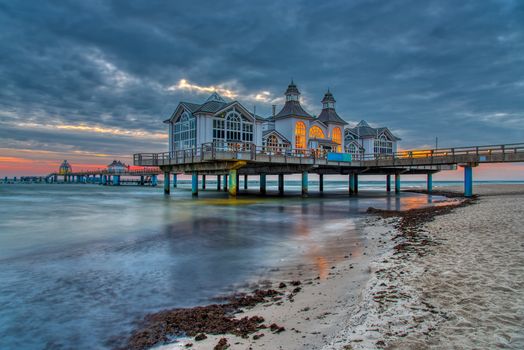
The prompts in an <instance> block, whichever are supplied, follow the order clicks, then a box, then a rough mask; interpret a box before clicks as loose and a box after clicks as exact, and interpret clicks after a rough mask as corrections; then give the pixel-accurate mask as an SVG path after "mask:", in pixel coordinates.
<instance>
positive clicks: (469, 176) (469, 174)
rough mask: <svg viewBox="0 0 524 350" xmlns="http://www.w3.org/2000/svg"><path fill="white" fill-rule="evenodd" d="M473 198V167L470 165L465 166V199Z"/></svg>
mask: <svg viewBox="0 0 524 350" xmlns="http://www.w3.org/2000/svg"><path fill="white" fill-rule="evenodd" d="M472 196H473V167H472V166H471V165H470V164H468V165H466V166H464V197H468V198H469V197H472Z"/></svg>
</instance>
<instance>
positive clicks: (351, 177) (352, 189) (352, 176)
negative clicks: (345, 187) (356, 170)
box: [349, 173, 355, 195]
mask: <svg viewBox="0 0 524 350" xmlns="http://www.w3.org/2000/svg"><path fill="white" fill-rule="evenodd" d="M349 194H350V195H352V194H355V174H353V173H351V174H349Z"/></svg>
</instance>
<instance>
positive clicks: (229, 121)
mask: <svg viewBox="0 0 524 350" xmlns="http://www.w3.org/2000/svg"><path fill="white" fill-rule="evenodd" d="M226 130H227V132H226V138H227V140H228V141H242V136H241V130H242V122H241V118H240V115H238V113H236V112H230V113H228V115H227V116H226Z"/></svg>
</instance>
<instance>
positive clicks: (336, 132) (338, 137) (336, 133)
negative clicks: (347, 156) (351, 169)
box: [332, 127, 342, 152]
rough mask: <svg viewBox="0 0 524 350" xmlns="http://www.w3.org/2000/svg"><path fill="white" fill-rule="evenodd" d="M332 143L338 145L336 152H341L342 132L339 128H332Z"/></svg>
mask: <svg viewBox="0 0 524 350" xmlns="http://www.w3.org/2000/svg"><path fill="white" fill-rule="evenodd" d="M332 136H333V138H332V139H333V142H336V143H337V144H338V146H337V152H342V131H341V130H340V128H339V127H335V128H333V135H332Z"/></svg>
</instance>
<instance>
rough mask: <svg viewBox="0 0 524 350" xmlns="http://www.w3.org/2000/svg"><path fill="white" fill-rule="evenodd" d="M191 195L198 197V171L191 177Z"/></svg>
mask: <svg viewBox="0 0 524 350" xmlns="http://www.w3.org/2000/svg"><path fill="white" fill-rule="evenodd" d="M191 195H192V196H193V197H196V196H198V173H197V172H196V171H193V174H192V175H191Z"/></svg>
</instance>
